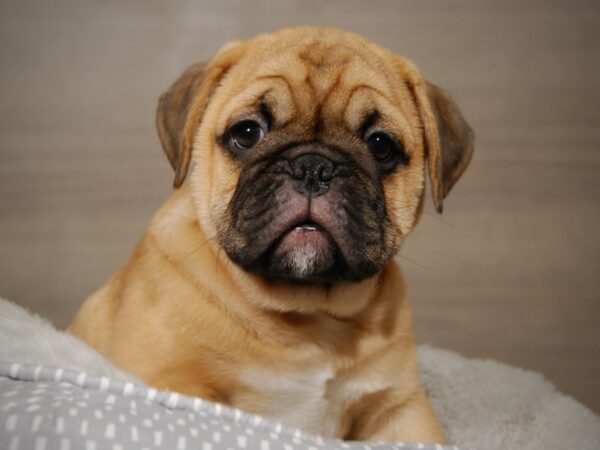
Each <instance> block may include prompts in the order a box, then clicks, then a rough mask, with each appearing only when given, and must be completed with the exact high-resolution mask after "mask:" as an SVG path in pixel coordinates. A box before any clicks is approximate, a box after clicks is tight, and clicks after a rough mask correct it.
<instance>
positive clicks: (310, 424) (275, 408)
mask: <svg viewBox="0 0 600 450" xmlns="http://www.w3.org/2000/svg"><path fill="white" fill-rule="evenodd" d="M241 378H242V382H243V383H244V384H245V385H246V386H248V387H250V388H251V389H252V390H253V395H251V397H249V398H247V399H245V400H243V401H242V402H241V403H243V404H240V405H234V406H240V407H241V408H245V409H250V410H251V411H253V412H255V413H258V414H262V415H265V416H268V417H272V418H274V419H276V420H279V421H281V422H282V423H284V424H286V425H290V426H294V427H297V428H300V429H302V430H305V431H309V432H311V433H315V434H318V435H321V436H329V437H333V436H334V435H335V433H336V430H337V429H338V426H339V424H340V421H341V418H342V414H343V412H344V411H343V407H342V405H341V402H339V401H336V400H335V396H334V395H332V393H331V392H330V390H331V389H328V386H330V385H331V381H332V380H333V378H334V371H333V370H332V369H331V368H330V367H328V366H323V367H317V368H307V369H304V370H294V371H277V372H275V371H270V370H266V369H256V368H253V369H246V370H245V371H244V373H243V375H242V377H241Z"/></svg>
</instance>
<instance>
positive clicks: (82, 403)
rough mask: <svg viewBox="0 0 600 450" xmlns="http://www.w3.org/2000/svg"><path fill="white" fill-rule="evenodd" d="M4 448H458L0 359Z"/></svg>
mask: <svg viewBox="0 0 600 450" xmlns="http://www.w3.org/2000/svg"><path fill="white" fill-rule="evenodd" d="M0 447H1V448H2V449H8V450H24V449H27V450H29V449H33V450H79V449H84V450H103V449H110V450H136V449H140V450H141V449H148V450H149V449H169V450H171V449H173V450H186V449H194V450H229V449H232V450H233V449H235V450H238V449H249V450H254V449H256V450H318V449H332V450H337V449H350V450H378V449H379V450H383V449H386V450H395V449H398V450H400V449H403V450H413V449H427V450H451V449H452V450H459V449H458V447H447V446H441V445H425V444H384V443H362V442H343V441H339V440H331V439H323V438H320V437H318V436H313V435H310V434H307V433H304V432H302V431H301V430H298V429H294V428H289V427H286V426H284V425H282V424H281V423H279V422H275V421H272V420H269V419H265V418H263V417H261V416H257V415H252V414H247V413H244V412H242V411H240V410H237V409H232V408H228V407H226V406H223V405H220V404H216V403H212V402H208V401H205V400H202V399H199V398H192V397H187V396H184V395H180V394H177V393H175V392H166V391H159V390H156V389H152V388H148V387H147V386H143V385H139V384H134V383H129V382H122V381H116V380H111V379H109V378H106V377H93V376H88V375H87V374H86V373H83V372H76V371H70V370H63V369H52V368H47V367H42V366H34V365H28V364H7V363H0Z"/></svg>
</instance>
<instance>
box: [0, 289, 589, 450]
mask: <svg viewBox="0 0 600 450" xmlns="http://www.w3.org/2000/svg"><path fill="white" fill-rule="evenodd" d="M419 359H420V364H421V376H422V381H423V383H424V385H425V387H426V389H427V390H428V393H429V397H430V399H431V401H432V403H433V406H434V408H435V409H436V411H437V412H438V414H439V416H440V418H441V420H442V422H443V424H444V427H445V429H446V431H447V434H448V437H449V440H450V442H451V443H452V444H455V445H459V446H461V447H466V448H474V449H479V450H488V449H489V450H500V449H522V450H534V449H535V450H538V449H539V450H542V449H544V450H548V449H557V450H558V449H577V450H583V449H589V450H593V449H596V450H597V449H600V419H599V417H598V416H596V415H595V414H594V413H593V412H591V411H590V410H589V409H587V408H586V407H584V406H583V405H581V404H580V403H578V402H576V401H575V400H573V399H572V398H570V397H567V396H565V395H563V394H561V393H559V392H557V391H556V389H555V388H554V386H553V385H552V384H550V383H549V382H548V381H546V380H545V379H544V378H543V377H542V376H541V375H539V374H537V373H533V372H529V371H525V370H521V369H518V368H514V367H510V366H507V365H505V364H500V363H498V362H495V361H490V360H473V359H466V358H464V357H462V356H460V355H458V354H456V353H453V352H449V351H445V350H439V349H434V348H431V347H421V348H420V350H419ZM0 361H4V362H11V363H13V362H18V363H31V364H37V365H43V366H47V367H57V368H65V369H73V370H81V371H85V372H86V373H88V374H90V375H104V376H108V377H111V378H113V379H118V380H126V381H134V382H139V381H137V379H136V378H135V377H134V376H132V375H129V374H126V373H124V372H122V371H120V370H119V369H117V368H115V367H114V366H113V365H112V364H111V363H110V362H108V361H107V360H105V359H104V358H102V357H101V356H100V355H98V354H97V353H96V352H95V351H94V350H92V349H91V348H90V347H88V346H87V345H86V344H84V343H83V342H81V341H79V340H77V339H75V338H73V337H72V336H69V335H67V334H65V333H63V332H60V331H57V330H56V329H55V328H54V327H53V326H52V325H50V324H49V323H48V322H46V321H45V320H44V319H42V318H40V317H38V316H35V315H33V314H31V313H29V312H27V311H25V310H24V309H22V308H21V307H19V306H17V305H15V304H12V303H10V302H8V301H5V300H2V299H0Z"/></svg>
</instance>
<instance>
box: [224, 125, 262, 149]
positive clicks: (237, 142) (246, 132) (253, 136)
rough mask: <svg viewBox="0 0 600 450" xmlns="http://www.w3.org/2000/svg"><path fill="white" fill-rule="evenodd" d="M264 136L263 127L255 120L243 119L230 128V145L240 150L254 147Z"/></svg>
mask: <svg viewBox="0 0 600 450" xmlns="http://www.w3.org/2000/svg"><path fill="white" fill-rule="evenodd" d="M263 136H264V131H263V128H262V126H261V125H260V124H259V123H258V122H256V121H255V120H242V121H240V122H238V123H236V124H235V125H233V126H232V127H231V128H230V129H229V141H230V145H231V146H233V147H235V148H236V149H238V150H247V149H249V148H251V147H254V146H255V145H256V144H258V143H259V142H260V141H261V140H262V138H263Z"/></svg>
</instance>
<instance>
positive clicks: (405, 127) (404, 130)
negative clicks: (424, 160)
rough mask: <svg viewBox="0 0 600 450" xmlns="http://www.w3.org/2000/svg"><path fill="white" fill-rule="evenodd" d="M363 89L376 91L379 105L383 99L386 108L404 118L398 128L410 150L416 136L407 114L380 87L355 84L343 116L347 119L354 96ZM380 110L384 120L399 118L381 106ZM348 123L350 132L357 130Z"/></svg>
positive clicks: (375, 101)
mask: <svg viewBox="0 0 600 450" xmlns="http://www.w3.org/2000/svg"><path fill="white" fill-rule="evenodd" d="M362 90H368V91H373V92H375V96H374V97H373V101H374V103H375V105H376V106H377V103H381V102H382V101H383V102H385V103H386V105H385V106H387V108H386V109H388V110H390V109H391V110H392V111H393V113H394V115H397V116H399V117H401V118H402V120H401V121H400V123H399V125H398V128H399V131H400V134H401V136H400V137H401V138H402V141H403V142H404V144H405V146H406V147H407V150H409V149H410V147H412V144H413V141H414V137H413V134H412V132H411V127H410V124H409V122H408V120H407V117H406V115H405V114H404V112H403V111H402V110H401V109H400V108H397V107H396V106H395V103H394V102H393V101H392V99H390V98H389V96H387V95H386V94H385V93H383V92H381V91H380V90H379V89H377V88H375V87H373V86H370V85H368V84H359V85H356V86H354V87H353V88H352V90H351V91H350V94H349V95H348V97H347V100H346V104H345V105H344V109H343V112H342V114H343V116H342V117H344V119H346V115H347V114H346V113H347V111H348V108H349V107H350V104H351V103H352V99H353V97H354V96H355V95H357V94H358V93H359V92H360V91H362ZM378 112H379V114H380V116H381V118H382V119H383V120H387V121H388V122H397V120H395V119H393V118H391V117H389V115H388V114H386V113H385V112H384V111H382V109H381V108H378ZM346 123H347V122H346ZM347 125H348V128H349V131H350V132H355V131H356V130H354V129H352V124H349V123H347ZM361 138H362V136H361Z"/></svg>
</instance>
